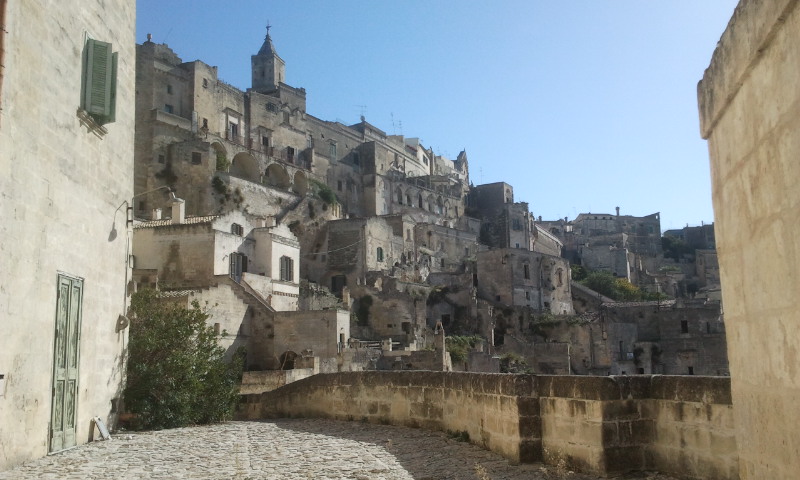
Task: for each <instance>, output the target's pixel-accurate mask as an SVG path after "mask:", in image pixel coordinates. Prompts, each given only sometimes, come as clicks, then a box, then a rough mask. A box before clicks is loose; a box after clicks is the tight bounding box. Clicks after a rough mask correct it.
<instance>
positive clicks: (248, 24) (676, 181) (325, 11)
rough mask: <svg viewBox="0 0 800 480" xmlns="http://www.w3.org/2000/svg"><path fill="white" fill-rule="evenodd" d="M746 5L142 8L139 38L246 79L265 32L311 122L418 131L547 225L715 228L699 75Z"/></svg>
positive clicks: (171, 1) (371, 0)
mask: <svg viewBox="0 0 800 480" xmlns="http://www.w3.org/2000/svg"><path fill="white" fill-rule="evenodd" d="M736 3H737V1H736V0H649V1H645V0H570V1H563V0H546V1H545V0H392V1H389V0H336V1H333V0H303V1H300V0H259V1H245V0H236V1H221V0H216V1H210V0H138V1H137V5H138V11H137V34H136V38H137V42H138V43H141V42H143V41H144V40H145V39H146V35H147V33H151V34H152V35H153V41H154V42H157V43H166V44H168V45H169V46H170V47H172V49H173V50H174V51H175V53H176V54H178V56H180V57H181V58H182V59H183V60H184V61H192V60H202V61H204V62H205V63H207V64H210V65H216V66H218V67H219V77H220V78H221V79H223V80H225V81H226V82H228V83H230V84H232V85H234V86H236V87H238V88H241V89H243V90H245V89H247V88H248V87H249V86H250V55H253V54H255V53H256V52H257V51H258V49H259V47H260V46H261V43H262V42H263V40H264V35H265V33H266V30H265V27H266V25H267V22H269V24H270V25H272V29H271V30H270V33H271V37H272V40H273V43H274V45H275V48H276V50H277V51H278V54H279V55H280V56H281V58H283V60H284V61H285V62H286V83H288V84H289V85H292V86H294V87H303V88H305V89H306V94H307V110H308V113H310V114H311V115H314V116H316V117H318V118H321V119H323V120H338V121H340V122H342V123H344V124H348V125H349V124H353V123H357V122H358V121H359V116H360V115H361V114H364V115H365V116H366V118H367V121H368V122H370V123H372V124H374V125H375V126H377V127H378V128H381V129H383V130H384V131H386V132H387V133H390V134H403V135H405V136H407V137H419V138H421V139H422V141H423V143H424V145H425V146H426V147H432V148H433V150H434V152H435V153H437V154H441V155H444V156H446V157H448V158H450V159H455V157H456V156H457V155H458V153H459V152H460V151H461V150H464V149H465V150H466V151H467V155H468V158H469V163H470V174H471V180H472V182H473V183H475V184H476V185H477V184H481V183H491V182H499V181H504V182H507V183H510V184H511V185H513V187H514V192H515V195H514V196H515V201H524V202H528V203H529V205H530V210H531V212H532V213H533V214H534V215H537V216H539V215H541V216H542V217H543V218H544V219H551V220H552V219H556V218H563V217H569V218H570V219H573V218H575V216H576V215H577V214H578V213H582V212H592V213H613V212H614V208H615V207H617V206H618V207H620V209H621V214H623V215H636V216H643V215H649V214H651V213H655V212H661V225H662V229H669V228H680V227H683V226H685V225H686V224H687V223H688V224H689V225H700V223H701V222H706V223H709V222H712V221H713V218H714V217H713V210H712V207H711V187H710V179H709V164H708V150H707V146H706V142H705V141H704V140H702V139H701V138H700V133H699V126H698V124H699V121H698V115H697V93H696V92H697V82H698V81H699V80H700V78H701V77H702V75H703V71H704V69H705V68H706V67H707V66H708V63H709V61H710V59H711V54H712V52H713V51H714V48H715V46H716V43H717V41H718V40H719V38H720V36H721V35H722V32H723V31H724V30H725V26H726V25H727V23H728V20H729V19H730V17H731V15H732V14H733V10H734V8H735V6H736Z"/></svg>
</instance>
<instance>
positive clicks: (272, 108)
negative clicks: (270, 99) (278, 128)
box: [267, 103, 278, 113]
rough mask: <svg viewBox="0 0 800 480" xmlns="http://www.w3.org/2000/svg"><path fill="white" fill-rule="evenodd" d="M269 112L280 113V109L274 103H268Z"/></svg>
mask: <svg viewBox="0 0 800 480" xmlns="http://www.w3.org/2000/svg"><path fill="white" fill-rule="evenodd" d="M267 111H268V112H272V113H275V112H277V111H278V107H277V106H276V105H275V104H274V103H268V104H267Z"/></svg>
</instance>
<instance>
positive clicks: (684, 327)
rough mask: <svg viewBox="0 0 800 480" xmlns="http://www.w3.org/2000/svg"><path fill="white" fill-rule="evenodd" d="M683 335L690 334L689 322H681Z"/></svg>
mask: <svg viewBox="0 0 800 480" xmlns="http://www.w3.org/2000/svg"><path fill="white" fill-rule="evenodd" d="M681 333H689V321H688V320H681Z"/></svg>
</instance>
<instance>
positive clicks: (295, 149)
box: [135, 35, 469, 221]
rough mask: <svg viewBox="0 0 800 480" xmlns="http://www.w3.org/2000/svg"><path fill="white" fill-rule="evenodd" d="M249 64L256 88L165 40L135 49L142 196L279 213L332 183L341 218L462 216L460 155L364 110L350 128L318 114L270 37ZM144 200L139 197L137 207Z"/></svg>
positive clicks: (147, 204) (210, 209)
mask: <svg viewBox="0 0 800 480" xmlns="http://www.w3.org/2000/svg"><path fill="white" fill-rule="evenodd" d="M251 66H252V87H251V88H250V89H248V90H247V91H242V90H239V89H237V88H235V87H233V86H231V85H228V84H226V83H224V82H223V81H221V80H219V78H218V76H217V70H216V68H215V67H211V66H208V65H206V64H205V63H203V62H202V61H199V60H197V61H193V62H182V61H181V59H180V58H179V57H178V56H177V55H176V54H175V53H174V52H173V51H172V50H171V49H170V48H169V47H167V46H166V45H160V44H155V43H153V42H151V41H149V40H148V41H147V42H145V43H143V44H142V45H138V46H137V85H138V89H137V90H138V96H137V103H136V107H137V125H136V129H137V140H136V183H135V188H136V192H137V193H140V192H145V191H148V190H152V189H154V188H157V187H159V186H162V185H170V186H172V187H174V188H175V189H176V193H177V195H178V196H179V197H181V198H184V199H186V201H187V206H186V209H187V213H189V214H194V215H207V214H210V213H216V212H218V211H222V210H230V209H235V208H240V209H241V208H243V209H246V210H247V211H248V212H249V213H251V214H254V215H262V216H278V217H280V215H281V213H285V212H286V210H290V209H291V208H292V206H293V205H296V203H299V202H300V201H301V200H302V198H303V197H304V196H305V195H306V194H307V193H309V192H310V191H317V190H319V188H320V186H327V188H328V189H330V191H331V192H332V194H333V195H335V197H336V201H337V204H338V205H339V206H340V208H341V209H342V212H343V214H344V215H350V216H371V215H387V214H402V213H407V212H415V213H419V214H426V213H428V214H433V215H435V216H436V218H444V219H447V220H448V221H455V220H456V219H457V218H458V217H460V216H461V215H463V213H464V197H465V195H466V191H467V188H468V184H469V183H468V182H469V173H468V162H467V158H466V153H465V152H462V153H461V154H459V156H458V158H457V159H456V160H455V161H451V160H447V159H445V158H443V157H441V156H436V155H434V154H433V152H432V151H431V150H430V149H427V150H426V149H425V148H424V147H423V146H422V145H421V144H420V142H419V140H418V139H416V138H404V137H403V136H398V135H388V134H386V133H385V132H384V131H382V130H380V129H379V128H377V127H375V126H374V125H372V124H370V123H368V122H367V121H366V120H365V119H364V118H362V119H361V122H360V123H357V124H354V125H349V126H347V125H343V124H341V123H338V122H328V121H324V120H320V119H318V118H315V117H313V116H312V115H310V114H308V113H307V112H306V101H305V99H306V92H305V90H304V89H302V88H295V87H291V86H289V85H287V84H286V83H284V79H285V69H286V65H285V62H284V61H283V60H282V59H281V58H280V56H278V54H277V52H276V50H275V47H274V46H273V44H272V40H271V38H270V36H269V35H267V37H266V38H265V40H264V44H263V45H262V46H261V48H260V49H259V51H258V53H257V54H256V55H253V56H252V57H251ZM278 199H280V201H278ZM151 203H152V199H151V198H150V197H147V196H143V198H142V199H141V200H139V202H138V203H137V205H136V210H135V212H136V214H137V215H139V216H146V215H147V214H148V213H149V212H150V208H151V206H152V205H151Z"/></svg>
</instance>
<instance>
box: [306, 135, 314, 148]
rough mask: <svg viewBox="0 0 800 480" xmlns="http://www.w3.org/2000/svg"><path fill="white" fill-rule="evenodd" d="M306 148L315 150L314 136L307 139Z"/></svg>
mask: <svg viewBox="0 0 800 480" xmlns="http://www.w3.org/2000/svg"><path fill="white" fill-rule="evenodd" d="M306 148H314V137H313V136H312V135H309V136H308V138H306Z"/></svg>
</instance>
